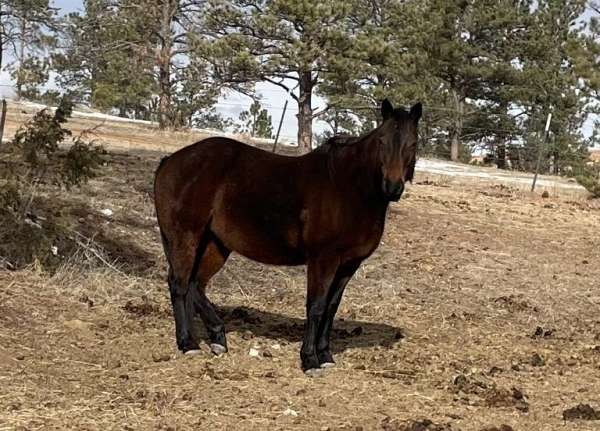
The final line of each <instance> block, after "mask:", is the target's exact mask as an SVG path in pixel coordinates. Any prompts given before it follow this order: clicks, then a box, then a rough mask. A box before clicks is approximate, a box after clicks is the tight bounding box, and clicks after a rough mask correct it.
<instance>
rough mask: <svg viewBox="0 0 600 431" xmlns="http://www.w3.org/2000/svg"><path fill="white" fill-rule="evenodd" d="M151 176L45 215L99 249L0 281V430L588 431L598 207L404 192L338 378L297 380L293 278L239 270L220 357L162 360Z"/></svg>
mask: <svg viewBox="0 0 600 431" xmlns="http://www.w3.org/2000/svg"><path fill="white" fill-rule="evenodd" d="M157 161H158V154H154V153H139V154H129V155H127V154H117V153H114V154H112V155H111V161H110V163H109V165H108V166H107V167H106V175H105V176H103V177H101V178H98V179H97V180H94V181H92V182H91V183H90V185H89V186H87V187H86V188H85V189H84V190H82V191H80V192H76V193H73V194H71V195H70V196H69V197H68V198H67V197H63V199H61V200H53V201H52V202H50V203H49V206H50V207H51V208H52V211H59V212H61V213H62V214H63V216H65V217H66V218H67V219H69V220H71V223H72V226H71V228H72V229H74V230H76V231H78V232H82V233H84V234H85V236H86V237H87V238H92V237H93V238H94V241H93V242H90V243H87V242H85V241H84V242H83V243H82V247H81V251H80V255H79V257H78V258H75V259H72V260H71V261H70V262H66V263H65V265H64V266H63V268H62V269H61V270H59V271H58V272H57V273H56V274H54V275H48V274H46V273H44V272H42V271H40V270H37V269H36V268H35V267H34V268H31V269H29V270H23V271H16V272H8V271H4V272H0V286H1V288H0V430H2V429H64V428H73V429H84V430H85V429H89V430H96V429H102V430H109V429H119V430H121V429H165V430H167V429H172V430H175V429H191V428H192V427H194V428H196V429H232V430H234V429H235V430H244V429H248V430H250V429H274V430H292V429H299V430H315V429H316V430H327V429H329V430H356V431H358V430H361V429H362V430H388V431H389V430H397V431H415V430H421V431H423V430H430V431H431V430H463V431H467V430H476V431H480V430H483V429H490V430H493V429H498V430H501V429H505V430H506V429H510V428H501V427H502V426H503V425H506V426H508V427H512V429H514V430H558V429H568V430H574V429H577V430H598V429H600V421H592V420H574V421H571V420H570V421H569V422H565V421H564V420H563V412H564V411H565V410H566V409H569V408H572V407H575V406H577V405H578V404H580V403H584V404H590V405H591V406H592V407H593V408H596V409H600V315H599V313H598V312H599V309H600V308H599V307H600V288H599V286H598V280H599V279H600V252H599V250H600V247H599V246H600V237H599V236H598V228H599V227H600V218H599V216H600V210H599V205H598V204H597V203H596V202H594V201H588V200H585V199H582V198H574V197H570V196H562V195H558V194H557V195H554V196H552V197H551V198H549V199H542V198H540V197H539V196H538V195H529V194H526V193H523V192H521V191H518V190H516V189H512V188H509V187H506V186H500V185H490V184H488V183H482V184H478V183H476V182H473V181H470V182H469V183H468V184H462V183H460V182H459V180H457V179H453V180H452V181H447V180H444V179H440V178H433V177H431V176H425V175H424V174H422V173H420V174H418V176H417V179H416V183H415V184H414V185H413V186H412V187H411V188H410V190H409V191H408V194H407V196H406V199H402V201H401V202H400V203H399V204H394V205H392V207H391V209H390V211H389V215H388V220H387V225H386V232H385V236H384V238H383V242H382V244H381V246H380V247H379V249H378V250H377V252H376V253H375V254H374V255H373V256H372V257H371V258H370V259H369V260H368V261H366V262H365V264H364V265H363V266H362V268H361V269H360V270H359V272H358V273H357V275H356V276H355V278H354V279H353V281H351V283H350V285H349V289H348V290H347V293H346V295H345V297H344V301H343V303H342V306H341V309H340V312H339V313H338V321H337V329H336V332H335V339H334V349H335V352H336V359H337V361H338V365H337V367H336V368H334V369H332V370H328V371H327V372H326V373H325V374H324V376H323V377H321V378H315V379H310V378H307V377H305V376H304V375H303V374H302V372H301V371H300V368H299V360H298V351H299V347H300V337H301V333H302V325H303V320H302V318H303V309H304V270H303V269H302V268H283V267H266V266H263V265H259V264H256V263H253V262H250V261H248V260H246V259H243V258H241V257H239V256H233V257H232V258H231V259H230V261H229V262H228V263H227V265H226V267H225V268H224V270H223V271H222V272H221V273H220V274H218V275H217V276H216V277H215V279H214V280H213V282H212V286H211V290H210V296H211V299H212V300H213V302H215V303H216V304H218V305H219V307H220V310H221V313H222V314H223V316H224V317H225V320H226V324H227V330H228V334H227V335H228V340H229V347H230V352H229V354H227V355H225V356H223V357H214V356H212V354H211V353H209V350H208V347H207V346H203V347H202V348H203V353H202V354H201V355H198V356H194V357H187V356H182V355H179V354H178V353H177V352H176V349H175V343H174V328H173V320H172V318H171V315H170V304H169V300H168V293H167V288H166V284H165V283H164V281H163V279H164V262H163V258H162V256H161V248H160V243H159V239H158V233H157V231H156V227H155V222H154V219H153V210H152V200H151V195H150V190H151V179H152V173H153V170H154V167H155V166H156V163H157ZM104 209H111V210H112V211H113V214H112V215H110V216H106V215H104V214H103V213H102V210H104ZM59 254H60V250H59ZM98 256H100V257H101V258H102V259H101V261H99V259H98ZM89 261H95V262H96V263H97V264H95V265H89V264H86V262H89ZM86 265H87V266H86ZM199 327H200V325H199ZM199 330H200V331H201V329H199ZM251 349H253V351H252V353H257V354H258V356H251V355H250V354H249V353H250V352H251ZM493 427H496V428H493Z"/></svg>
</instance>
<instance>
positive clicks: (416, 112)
mask: <svg viewBox="0 0 600 431" xmlns="http://www.w3.org/2000/svg"><path fill="white" fill-rule="evenodd" d="M421 115H423V105H421V102H419V103H417V104H416V105H415V106H413V107H412V108H410V116H411V118H412V119H413V120H415V123H418V122H419V120H420V119H421Z"/></svg>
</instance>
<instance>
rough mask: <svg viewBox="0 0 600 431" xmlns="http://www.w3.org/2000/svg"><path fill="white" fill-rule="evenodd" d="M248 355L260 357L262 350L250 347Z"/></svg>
mask: <svg viewBox="0 0 600 431" xmlns="http://www.w3.org/2000/svg"><path fill="white" fill-rule="evenodd" d="M248 356H252V357H253V358H258V357H260V352H259V351H258V350H257V349H255V348H254V347H252V348H251V349H250V351H249V352H248Z"/></svg>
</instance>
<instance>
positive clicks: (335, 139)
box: [313, 108, 410, 153]
mask: <svg viewBox="0 0 600 431" xmlns="http://www.w3.org/2000/svg"><path fill="white" fill-rule="evenodd" d="M392 115H393V117H394V118H395V119H396V120H408V119H409V118H410V114H409V112H408V111H406V110H405V109H403V108H396V109H394V113H393V114H392ZM376 131H377V128H376V129H374V130H372V131H370V132H369V133H366V134H364V135H362V136H353V135H348V134H340V135H334V136H332V137H331V138H329V139H327V140H326V141H325V142H324V143H322V144H321V145H319V146H318V147H317V148H315V149H314V150H313V151H314V152H319V153H329V152H330V151H331V150H333V149H335V148H343V147H348V146H350V145H354V144H356V143H357V142H358V141H360V140H362V139H364V138H367V137H368V136H369V135H371V134H373V133H374V132H376Z"/></svg>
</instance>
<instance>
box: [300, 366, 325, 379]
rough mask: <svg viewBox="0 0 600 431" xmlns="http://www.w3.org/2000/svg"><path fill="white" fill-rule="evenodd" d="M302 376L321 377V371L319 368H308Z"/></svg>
mask: <svg viewBox="0 0 600 431" xmlns="http://www.w3.org/2000/svg"><path fill="white" fill-rule="evenodd" d="M304 375H306V377H322V376H323V370H322V369H320V368H310V369H308V370H305V371H304Z"/></svg>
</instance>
